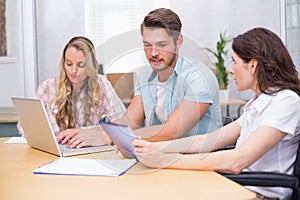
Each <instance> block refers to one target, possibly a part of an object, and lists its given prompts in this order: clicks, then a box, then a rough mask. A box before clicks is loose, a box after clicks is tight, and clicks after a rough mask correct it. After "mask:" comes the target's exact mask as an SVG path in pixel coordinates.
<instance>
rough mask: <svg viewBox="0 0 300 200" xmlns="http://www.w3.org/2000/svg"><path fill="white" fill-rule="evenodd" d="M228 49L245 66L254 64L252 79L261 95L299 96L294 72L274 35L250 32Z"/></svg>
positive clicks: (299, 91)
mask: <svg viewBox="0 0 300 200" xmlns="http://www.w3.org/2000/svg"><path fill="white" fill-rule="evenodd" d="M232 49H233V51H234V52H235V53H236V54H237V55H238V56H239V57H240V58H241V59H242V60H243V61H244V62H245V63H248V62H250V60H251V59H256V60H257V61H258V67H257V69H256V76H257V81H258V87H259V89H260V91H261V92H263V93H266V94H274V93H276V92H278V91H281V90H284V89H290V90H292V91H294V92H296V93H297V94H298V95H299V96H300V80H299V78H298V72H297V70H296V67H295V65H294V63H293V60H292V58H291V56H290V54H289V52H288V50H287V48H286V47H285V45H284V44H283V42H282V41H281V39H280V38H279V37H278V36H277V35H276V34H275V33H273V32H272V31H270V30H268V29H265V28H254V29H252V30H249V31H247V32H245V33H244V34H241V35H238V36H237V37H235V38H234V39H233V43H232ZM270 88H272V90H270Z"/></svg>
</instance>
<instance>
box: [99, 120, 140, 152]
mask: <svg viewBox="0 0 300 200" xmlns="http://www.w3.org/2000/svg"><path fill="white" fill-rule="evenodd" d="M99 124H100V126H101V127H102V128H103V129H104V131H105V132H106V133H107V135H108V136H109V137H110V139H111V140H112V141H113V143H114V144H115V145H116V146H117V147H118V149H119V151H120V152H121V153H122V155H123V156H124V157H125V158H135V155H134V152H133V150H134V146H131V145H130V143H131V142H132V140H134V139H135V138H136V136H135V134H134V132H133V131H132V130H131V128H130V127H129V126H127V125H123V124H115V123H109V122H104V121H99Z"/></svg>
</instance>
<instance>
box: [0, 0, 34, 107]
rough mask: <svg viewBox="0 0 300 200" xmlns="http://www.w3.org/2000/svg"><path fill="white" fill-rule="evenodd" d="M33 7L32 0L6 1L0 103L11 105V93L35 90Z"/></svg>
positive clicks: (0, 60)
mask: <svg viewBox="0 0 300 200" xmlns="http://www.w3.org/2000/svg"><path fill="white" fill-rule="evenodd" d="M32 10H33V2H32V1H31V0H27V1H26V4H25V0H10V1H6V27H7V51H8V55H7V56H6V57H0V83H1V84H0V91H1V95H0V107H11V106H12V102H11V97H12V96H18V97H19V96H21V97H24V96H29V95H30V94H32V93H33V92H34V90H35V86H34V84H35V77H36V75H35V70H34V68H35V67H36V66H34V65H35V57H34V44H35V43H34V41H33V37H34V30H33V26H32V25H33V24H32V16H33V15H32V12H31V11H32ZM28 80H30V81H28Z"/></svg>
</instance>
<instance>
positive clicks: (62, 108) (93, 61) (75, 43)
mask: <svg viewBox="0 0 300 200" xmlns="http://www.w3.org/2000/svg"><path fill="white" fill-rule="evenodd" d="M70 47H75V48H76V49H78V50H80V51H82V52H83V53H84V55H85V62H84V67H85V69H86V72H87V78H86V79H85V83H84V85H83V87H82V89H81V92H85V98H84V99H82V108H81V109H83V110H82V111H80V112H82V113H83V116H84V118H83V120H80V121H79V119H78V110H77V107H76V104H77V100H78V96H76V95H75V93H73V87H72V84H71V82H70V80H69V79H68V77H67V74H66V71H65V67H64V65H65V54H66V51H67V49H68V48H70ZM98 67H99V64H98V62H97V58H96V54H95V49H94V45H93V43H92V42H91V41H90V40H89V39H87V38H85V37H82V36H77V37H73V38H72V39H71V40H70V41H69V42H68V43H67V44H66V46H65V48H64V50H63V53H62V58H61V61H60V73H59V78H58V84H57V94H56V97H55V99H54V104H55V105H56V106H57V107H58V112H57V114H56V122H57V125H58V126H59V128H60V131H62V130H65V129H67V128H74V127H76V126H88V125H92V124H91V123H92V119H93V117H94V114H93V113H92V111H95V109H97V108H98V107H99V104H100V99H99V91H100V85H99V81H98V75H97V74H98ZM92 108H94V109H92Z"/></svg>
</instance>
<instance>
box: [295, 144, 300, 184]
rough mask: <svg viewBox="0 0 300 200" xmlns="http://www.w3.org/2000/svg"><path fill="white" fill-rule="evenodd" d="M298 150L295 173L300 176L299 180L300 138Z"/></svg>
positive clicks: (299, 179)
mask: <svg viewBox="0 0 300 200" xmlns="http://www.w3.org/2000/svg"><path fill="white" fill-rule="evenodd" d="M298 145H299V146H298V151H297V156H296V160H295V163H294V175H295V176H296V177H297V178H298V181H300V140H299V142H298Z"/></svg>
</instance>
